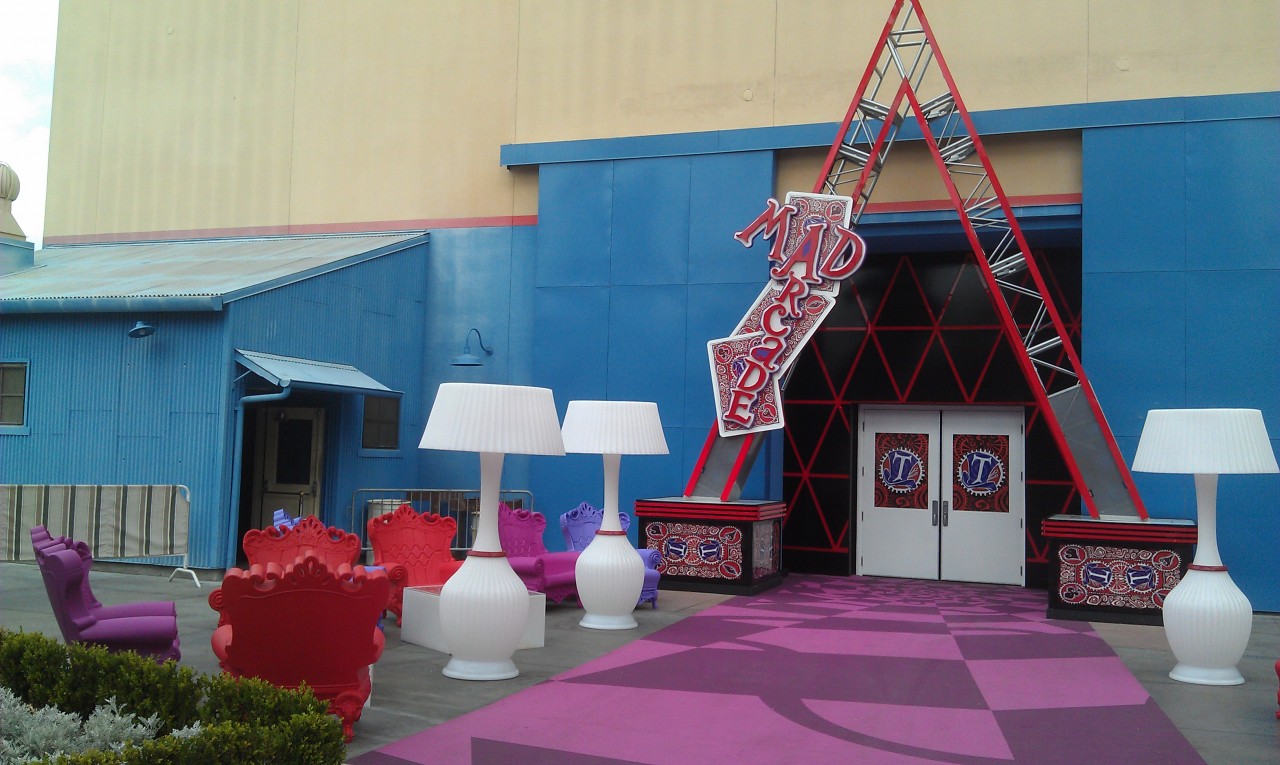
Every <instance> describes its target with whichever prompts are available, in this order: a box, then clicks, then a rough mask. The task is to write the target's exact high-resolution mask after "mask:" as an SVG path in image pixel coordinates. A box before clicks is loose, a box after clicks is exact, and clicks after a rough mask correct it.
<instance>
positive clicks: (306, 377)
mask: <svg viewBox="0 0 1280 765" xmlns="http://www.w3.org/2000/svg"><path fill="white" fill-rule="evenodd" d="M235 358H236V362H237V363H239V364H241V365H243V366H244V367H245V368H246V369H248V370H249V371H251V372H253V373H254V374H256V375H258V376H259V377H261V378H263V379H264V380H267V381H268V382H270V383H271V384H272V385H278V386H280V387H281V388H288V387H291V386H292V387H296V388H312V389H315V390H327V391H333V392H336V393H360V394H365V395H371V396H402V395H404V394H403V392H402V391H398V390H392V389H390V388H388V387H387V386H385V385H383V384H382V383H380V382H378V381H377V380H375V379H373V378H372V377H370V376H369V375H367V374H365V373H364V372H361V371H360V370H359V369H356V368H355V367H353V366H351V365H349V364H336V363H333V362H330V361H315V360H314V359H300V358H294V357H293V356H279V355H276V354H274V353H262V352H260V351H242V350H240V349H239V348H237V349H236V357H235Z"/></svg>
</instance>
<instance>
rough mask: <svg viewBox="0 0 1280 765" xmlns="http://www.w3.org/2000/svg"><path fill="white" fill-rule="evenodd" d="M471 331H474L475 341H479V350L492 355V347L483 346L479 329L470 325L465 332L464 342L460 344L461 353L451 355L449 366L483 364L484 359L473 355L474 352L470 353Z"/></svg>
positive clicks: (476, 365)
mask: <svg viewBox="0 0 1280 765" xmlns="http://www.w3.org/2000/svg"><path fill="white" fill-rule="evenodd" d="M472 332H474V333H476V341H477V342H478V343H480V350H482V351H484V353H485V355H486V356H492V355H493V349H492V348H486V347H484V338H482V337H480V330H478V329H476V328H475V327H472V328H471V329H470V330H469V331H468V332H467V339H466V342H465V343H464V344H463V346H462V355H461V356H454V357H453V361H450V362H449V364H450V365H451V366H455V367H478V366H481V365H483V364H484V359H481V358H480V357H479V356H476V355H474V354H472V353H471V333H472Z"/></svg>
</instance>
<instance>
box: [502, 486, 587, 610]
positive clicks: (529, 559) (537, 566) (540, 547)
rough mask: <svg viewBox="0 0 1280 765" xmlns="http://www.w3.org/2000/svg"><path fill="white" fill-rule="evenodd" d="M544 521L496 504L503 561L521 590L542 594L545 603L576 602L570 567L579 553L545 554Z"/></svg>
mask: <svg viewBox="0 0 1280 765" xmlns="http://www.w3.org/2000/svg"><path fill="white" fill-rule="evenodd" d="M546 528H547V519H546V518H545V517H543V515H542V513H539V512H535V511H533V510H525V509H523V508H522V509H520V510H513V509H511V508H510V507H508V506H507V504H506V503H505V502H499V503H498V539H499V541H500V542H501V543H502V551H503V552H505V553H506V554H507V562H508V563H510V564H511V568H513V569H515V572H516V573H517V574H519V575H520V579H521V580H523V581H524V585H525V587H528V588H529V589H530V590H534V591H537V592H542V593H545V594H546V596H547V600H550V601H551V602H552V603H559V602H561V601H563V600H565V599H566V598H573V599H574V600H577V599H578V584H577V579H576V576H575V572H574V568H575V567H576V566H577V564H578V555H580V553H579V552H577V551H574V550H566V551H564V552H549V551H548V550H547V546H546V544H545V543H544V542H543V541H542V534H543V532H544V531H546Z"/></svg>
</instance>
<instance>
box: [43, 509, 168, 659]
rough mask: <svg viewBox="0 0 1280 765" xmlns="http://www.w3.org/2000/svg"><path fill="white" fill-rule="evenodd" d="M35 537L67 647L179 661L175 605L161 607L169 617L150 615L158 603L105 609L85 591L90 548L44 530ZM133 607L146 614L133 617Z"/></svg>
mask: <svg viewBox="0 0 1280 765" xmlns="http://www.w3.org/2000/svg"><path fill="white" fill-rule="evenodd" d="M31 536H32V547H33V548H34V549H35V553H36V565H37V566H39V567H40V575H41V577H42V578H43V579H44V588H45V591H46V592H47V593H48V595H49V605H50V607H52V608H53V615H54V618H56V619H57V620H58V629H60V630H61V631H62V639H63V640H64V641H65V642H66V643H67V644H71V643H90V644H93V645H100V646H103V647H105V648H106V649H107V650H109V651H136V652H138V653H140V654H142V655H144V656H151V657H152V658H154V659H155V660H156V661H165V660H167V659H174V660H175V661H176V660H177V659H179V658H181V655H182V654H181V652H180V651H179V649H178V618H177V611H176V609H175V606H174V604H173V603H172V602H169V603H166V604H163V605H165V606H166V607H167V611H168V613H165V614H158V613H146V612H148V611H152V610H154V609H157V607H158V606H157V604H156V603H155V602H152V603H141V604H140V603H130V604H122V605H120V606H104V605H102V604H101V603H98V601H97V600H96V599H95V598H93V594H92V592H91V591H89V588H88V586H87V581H88V578H89V568H90V566H91V565H92V563H93V557H92V556H91V555H89V554H88V545H85V544H84V543H83V542H75V541H74V540H71V539H68V538H66V537H60V538H59V537H49V534H48V531H47V530H46V529H45V528H44V527H43V526H38V527H36V528H33V529H32V530H31ZM46 537H49V538H47V539H46ZM82 547H83V554H82V551H81V549H80V548H82ZM130 607H133V608H135V609H137V608H141V610H142V611H143V612H144V613H137V612H136V611H131V610H130Z"/></svg>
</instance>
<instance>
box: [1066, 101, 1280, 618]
mask: <svg viewBox="0 0 1280 765" xmlns="http://www.w3.org/2000/svg"><path fill="white" fill-rule="evenodd" d="M1223 100H1224V102H1229V101H1230V99H1223ZM1278 144H1280V118H1274V117H1271V118H1259V119H1237V120H1205V119H1203V115H1201V117H1200V120H1199V121H1188V122H1178V123H1172V124H1164V125H1146V126H1131V127H1114V128H1105V129H1095V130H1087V131H1085V133H1084V138H1083V146H1084V213H1083V214H1084V253H1083V255H1084V321H1083V329H1084V341H1083V346H1084V348H1083V352H1084V363H1085V367H1086V369H1087V370H1088V371H1089V379H1090V381H1092V382H1093V384H1094V387H1095V388H1096V389H1097V392H1098V398H1099V399H1100V401H1101V403H1102V406H1103V409H1104V410H1105V411H1106V412H1107V418H1108V421H1109V422H1110V423H1111V426H1112V428H1113V430H1114V431H1115V432H1116V436H1117V439H1118V440H1119V443H1120V447H1121V450H1122V451H1123V452H1124V454H1125V455H1126V457H1127V458H1129V459H1130V460H1131V459H1132V457H1133V453H1134V451H1135V450H1136V449H1137V442H1138V436H1139V435H1140V434H1141V432H1142V424H1143V421H1144V420H1145V418H1146V412H1147V410H1148V409H1163V408H1182V407H1243V408H1251V409H1261V410H1262V412H1263V416H1264V418H1265V419H1266V424H1267V430H1268V432H1269V433H1270V435H1271V438H1272V446H1273V448H1276V449H1277V450H1280V332H1277V331H1276V325H1277V320H1276V306H1277V305H1278V304H1280V259H1277V257H1276V249H1275V248H1276V242H1277V241H1280V215H1277V214H1276V200H1277V199H1280V155H1277V154H1276V152H1275V151H1274V150H1273V148H1272V147H1274V146H1276V145H1278ZM1135 478H1136V480H1137V482H1138V486H1139V489H1140V491H1141V492H1142V496H1143V500H1144V501H1145V502H1146V505H1147V508H1148V509H1149V510H1150V512H1151V514H1152V515H1154V516H1157V517H1170V518H1194V517H1195V492H1194V489H1193V486H1192V479H1191V477H1190V476H1164V475H1153V474H1145V473H1136V474H1135ZM1277 495H1280V476H1276V475H1263V476H1223V477H1222V478H1221V479H1220V481H1219V483H1218V507H1219V522H1218V540H1219V547H1220V550H1221V553H1222V557H1223V560H1225V561H1226V562H1227V565H1229V566H1230V567H1231V574H1232V577H1233V578H1234V579H1235V581H1236V583H1237V584H1239V585H1240V588H1241V589H1242V590H1244V592H1245V594H1246V595H1248V597H1249V599H1250V600H1251V601H1252V603H1253V607H1254V608H1255V609H1257V610H1265V611H1280V579H1278V578H1277V570H1276V565H1275V560H1276V557H1275V555H1274V551H1275V550H1276V549H1277V548H1280V515H1278V514H1277V513H1275V512H1274V508H1273V507H1272V504H1273V503H1272V502H1271V501H1270V500H1271V499H1273V498H1275V497H1276V496H1277Z"/></svg>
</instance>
